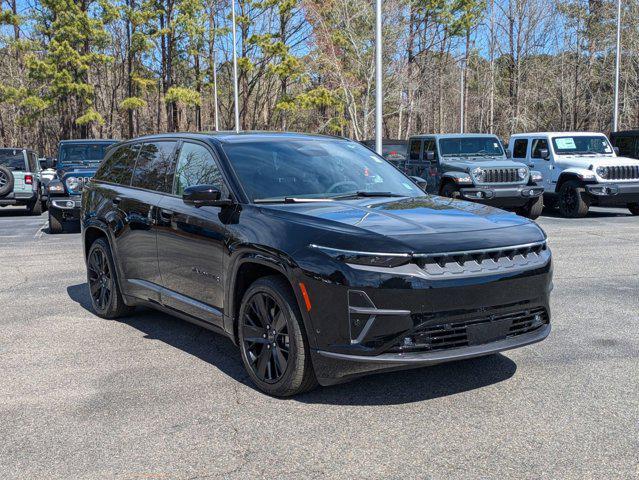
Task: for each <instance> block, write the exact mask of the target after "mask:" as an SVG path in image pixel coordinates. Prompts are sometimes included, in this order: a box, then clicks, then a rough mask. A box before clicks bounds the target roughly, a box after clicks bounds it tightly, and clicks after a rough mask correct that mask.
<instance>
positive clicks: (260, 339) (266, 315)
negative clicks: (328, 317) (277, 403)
mask: <svg viewBox="0 0 639 480" xmlns="http://www.w3.org/2000/svg"><path fill="white" fill-rule="evenodd" d="M237 329H238V340H239V344H240V355H241V357H242V363H243V364H244V368H246V371H247V372H248V374H249V377H251V380H252V381H253V383H254V384H255V385H256V386H257V388H259V389H260V390H262V391H263V392H265V393H267V394H269V395H273V396H276V397H288V396H291V395H297V394H300V393H302V392H307V391H309V390H311V389H313V388H315V387H316V386H317V379H316V378H315V372H314V371H313V365H312V363H311V355H310V349H309V345H308V339H307V336H306V331H305V329H304V322H303V320H302V316H301V314H300V311H299V307H298V306H297V301H296V300H295V296H294V295H293V292H292V291H291V287H290V285H289V284H288V282H287V281H286V280H284V279H283V278H281V277H278V276H269V277H263V278H260V279H258V280H256V281H255V282H254V283H253V284H252V285H251V286H250V287H249V288H248V290H247V291H246V293H245V294H244V297H243V298H242V304H241V306H240V312H239V316H238V324H237ZM265 337H266V338H265ZM283 362H285V365H284V367H283V368H282V365H281V364H282V363H283Z"/></svg>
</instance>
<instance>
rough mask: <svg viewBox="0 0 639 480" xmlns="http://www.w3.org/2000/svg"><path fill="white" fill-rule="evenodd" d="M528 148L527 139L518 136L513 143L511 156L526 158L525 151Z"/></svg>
mask: <svg viewBox="0 0 639 480" xmlns="http://www.w3.org/2000/svg"><path fill="white" fill-rule="evenodd" d="M527 150H528V139H527V138H518V139H517V140H515V143H514V144H513V158H526V151H527Z"/></svg>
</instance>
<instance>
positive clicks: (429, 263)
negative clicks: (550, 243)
mask: <svg viewBox="0 0 639 480" xmlns="http://www.w3.org/2000/svg"><path fill="white" fill-rule="evenodd" d="M549 256H550V251H549V250H548V247H547V245H546V242H538V243H533V244H528V245H519V246H512V247H502V248H493V249H486V250H471V251H466V252H448V253H434V254H416V255H414V258H415V260H416V261H417V265H418V266H419V267H421V268H422V269H423V270H424V272H425V273H427V274H428V275H433V276H440V277H441V276H449V275H472V274H481V273H486V272H497V271H500V270H512V269H517V268H522V267H526V268H530V267H531V266H534V265H535V264H539V265H542V264H544V263H546V261H547V260H548V257H549Z"/></svg>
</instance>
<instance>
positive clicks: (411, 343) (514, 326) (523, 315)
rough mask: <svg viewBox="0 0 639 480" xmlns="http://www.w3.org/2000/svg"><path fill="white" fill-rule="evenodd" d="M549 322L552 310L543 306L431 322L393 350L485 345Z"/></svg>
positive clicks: (521, 333)
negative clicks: (480, 316) (450, 320)
mask: <svg viewBox="0 0 639 480" xmlns="http://www.w3.org/2000/svg"><path fill="white" fill-rule="evenodd" d="M548 322H549V317H548V312H547V311H546V309H545V308H543V307H540V308H535V309H531V310H524V311H519V312H514V313H508V314H503V315H490V316H487V317H483V318H479V319H474V320H469V321H466V322H459V323H445V324H440V325H428V326H425V327H422V328H418V329H417V330H416V331H414V332H412V333H410V334H408V335H405V336H404V338H403V339H402V341H401V342H400V344H399V345H397V346H395V347H393V348H391V349H390V350H389V351H390V352H395V353H407V352H432V351H437V350H448V349H452V348H462V347H468V346H472V345H481V344H484V343H490V342H492V341H498V340H503V339H505V338H510V337H516V336H518V335H523V334H525V333H530V332H533V331H535V330H537V329H538V328H541V327H542V326H543V325H545V324H547V323H548ZM470 329H473V330H474V331H475V332H479V335H477V334H474V335H473V333H471V332H469V330H470ZM486 339H488V340H486Z"/></svg>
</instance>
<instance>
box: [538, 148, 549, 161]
mask: <svg viewBox="0 0 639 480" xmlns="http://www.w3.org/2000/svg"><path fill="white" fill-rule="evenodd" d="M539 156H540V157H541V158H543V159H544V160H548V159H549V158H550V151H549V150H548V149H547V148H542V149H541V150H539Z"/></svg>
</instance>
